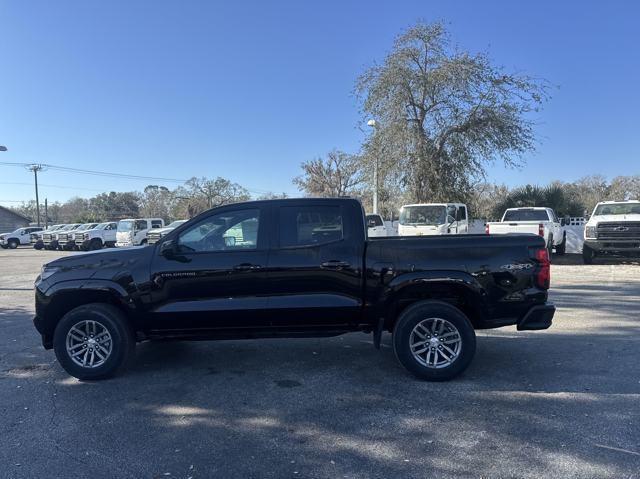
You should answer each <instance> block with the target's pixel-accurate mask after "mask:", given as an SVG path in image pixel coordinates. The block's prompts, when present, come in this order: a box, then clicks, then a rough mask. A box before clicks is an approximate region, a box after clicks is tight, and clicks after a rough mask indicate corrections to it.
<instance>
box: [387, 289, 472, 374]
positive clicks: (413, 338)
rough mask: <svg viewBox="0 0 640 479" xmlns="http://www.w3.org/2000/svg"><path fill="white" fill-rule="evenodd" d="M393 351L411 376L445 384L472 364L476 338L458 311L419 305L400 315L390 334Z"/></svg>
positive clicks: (438, 304)
mask: <svg viewBox="0 0 640 479" xmlns="http://www.w3.org/2000/svg"><path fill="white" fill-rule="evenodd" d="M393 349H394V351H395V354H396V357H397V358H398V361H400V363H401V364H402V365H403V366H404V367H405V368H406V369H407V370H408V371H409V372H411V373H412V374H413V375H414V376H416V377H418V378H420V379H426V380H427V381H447V380H449V379H452V378H454V377H456V376H457V375H459V374H460V373H462V372H463V371H464V370H465V369H466V368H467V367H468V366H469V364H470V363H471V360H472V359H473V356H474V354H475V351H476V334H475V331H474V330H473V326H472V325H471V322H470V321H469V319H467V317H466V316H465V315H464V314H463V313H462V312H461V311H460V310H459V309H457V308H455V307H453V306H451V305H450V304H447V303H444V302H441V301H422V302H419V303H416V304H414V305H412V306H410V307H409V308H407V309H406V310H405V311H404V312H403V313H402V314H401V315H400V318H399V319H398V321H397V323H396V325H395V328H394V331H393Z"/></svg>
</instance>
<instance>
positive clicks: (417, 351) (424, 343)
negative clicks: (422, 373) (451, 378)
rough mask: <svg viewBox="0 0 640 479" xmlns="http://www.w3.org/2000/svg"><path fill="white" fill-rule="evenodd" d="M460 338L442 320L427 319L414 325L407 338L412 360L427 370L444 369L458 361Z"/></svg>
mask: <svg viewBox="0 0 640 479" xmlns="http://www.w3.org/2000/svg"><path fill="white" fill-rule="evenodd" d="M461 342H462V337H461V336H460V332H459V331H458V329H457V328H456V327H455V326H454V325H453V324H452V323H451V322H449V321H448V320H446V319H443V318H427V319H424V320H422V321H420V322H419V323H418V324H416V325H415V326H414V328H413V330H412V331H411V334H410V336H409V349H410V351H411V353H412V354H413V357H414V359H415V360H416V361H417V362H418V363H420V364H422V365H423V366H426V367H428V368H434V369H439V368H445V367H448V366H449V365H451V364H452V363H453V362H455V361H456V360H457V359H458V356H459V355H460V344H461Z"/></svg>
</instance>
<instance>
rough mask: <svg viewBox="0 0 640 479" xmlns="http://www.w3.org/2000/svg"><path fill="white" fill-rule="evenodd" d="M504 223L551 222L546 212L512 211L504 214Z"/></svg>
mask: <svg viewBox="0 0 640 479" xmlns="http://www.w3.org/2000/svg"><path fill="white" fill-rule="evenodd" d="M504 221H549V217H548V216H547V212H546V211H545V210H510V211H507V212H506V213H505V214H504Z"/></svg>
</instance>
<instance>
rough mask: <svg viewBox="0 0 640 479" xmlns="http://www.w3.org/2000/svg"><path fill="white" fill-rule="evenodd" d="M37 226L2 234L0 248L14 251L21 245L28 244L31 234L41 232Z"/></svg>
mask: <svg viewBox="0 0 640 479" xmlns="http://www.w3.org/2000/svg"><path fill="white" fill-rule="evenodd" d="M41 230H42V228H40V227H39V226H29V227H27V228H18V229H17V230H15V231H13V232H11V233H4V234H2V235H1V237H0V247H1V248H4V249H7V248H10V249H15V248H17V247H18V246H20V245H21V244H29V242H30V241H31V233H35V232H36V231H41Z"/></svg>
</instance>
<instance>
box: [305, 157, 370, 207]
mask: <svg viewBox="0 0 640 479" xmlns="http://www.w3.org/2000/svg"><path fill="white" fill-rule="evenodd" d="M301 166H302V170H303V174H302V175H301V176H298V177H296V178H294V179H293V183H294V184H295V185H296V186H297V187H298V188H299V189H300V190H302V191H303V192H304V193H305V194H306V195H308V196H322V197H336V196H347V195H350V194H353V193H355V191H356V188H357V187H358V186H359V185H360V184H361V183H362V182H363V181H364V178H363V175H362V172H361V169H360V166H361V165H360V160H359V158H358V157H356V156H355V155H350V154H348V153H345V152H343V151H339V150H333V151H330V152H329V153H328V154H327V157H326V159H322V158H316V159H315V160H311V161H305V162H304V163H302V165H301Z"/></svg>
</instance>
